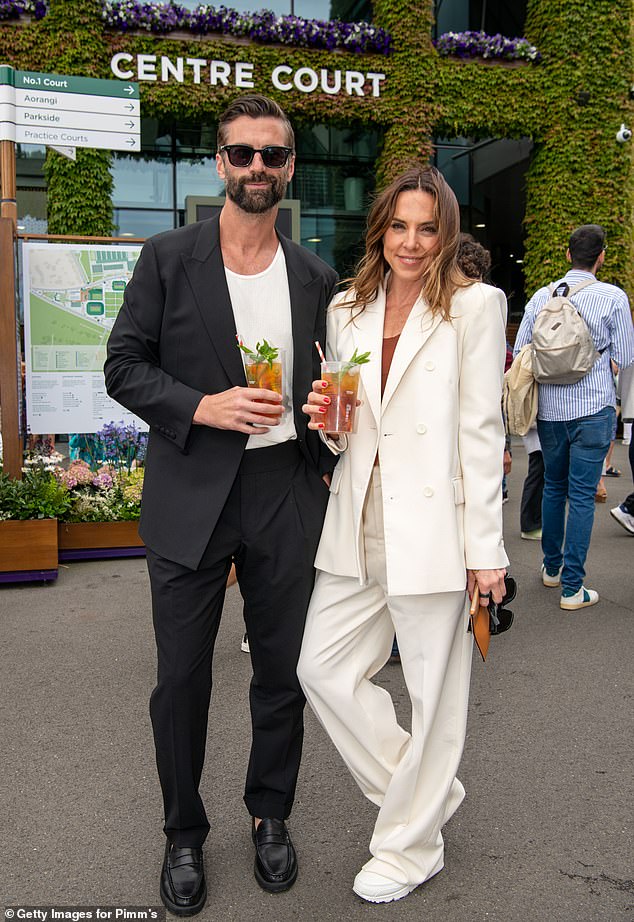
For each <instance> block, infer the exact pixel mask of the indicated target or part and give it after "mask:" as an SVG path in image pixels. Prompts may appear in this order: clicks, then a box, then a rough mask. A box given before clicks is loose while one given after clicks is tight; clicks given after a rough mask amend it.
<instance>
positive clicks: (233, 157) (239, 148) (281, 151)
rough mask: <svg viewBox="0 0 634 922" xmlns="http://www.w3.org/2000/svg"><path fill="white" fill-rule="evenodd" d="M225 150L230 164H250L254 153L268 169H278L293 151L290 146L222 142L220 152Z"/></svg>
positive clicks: (240, 165) (243, 165) (284, 164)
mask: <svg viewBox="0 0 634 922" xmlns="http://www.w3.org/2000/svg"><path fill="white" fill-rule="evenodd" d="M224 151H226V152H227V157H228V158H229V163H230V164H231V166H237V167H245V166H251V164H252V162H253V158H254V157H255V155H256V154H260V156H261V157H262V163H263V164H264V166H265V167H266V168H267V169H269V170H280V169H281V168H282V167H283V166H286V162H287V160H288V158H289V157H290V155H291V154H292V153H293V148H292V147H278V146H276V145H271V146H270V147H251V146H250V145H249V144H223V145H222V147H221V148H220V153H223V152H224Z"/></svg>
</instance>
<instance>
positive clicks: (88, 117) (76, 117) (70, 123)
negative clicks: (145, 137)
mask: <svg viewBox="0 0 634 922" xmlns="http://www.w3.org/2000/svg"><path fill="white" fill-rule="evenodd" d="M15 116H16V117H15V121H16V125H31V126H32V127H34V128H38V127H40V126H43V127H46V128H58V129H65V128H67V129H71V128H72V129H77V130H79V129H82V130H83V129H86V128H88V129H94V130H95V131H122V132H125V134H128V133H129V132H130V131H136V132H139V133H140V131H141V119H140V118H136V119H135V118H133V117H132V116H129V115H128V116H126V115H100V114H97V113H96V112H71V111H68V110H67V109H55V110H51V109H23V108H21V107H19V106H18V107H17V108H16V110H15Z"/></svg>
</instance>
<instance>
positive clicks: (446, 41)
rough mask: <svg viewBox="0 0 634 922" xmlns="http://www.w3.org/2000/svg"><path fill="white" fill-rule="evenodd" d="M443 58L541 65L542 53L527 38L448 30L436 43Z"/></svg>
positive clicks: (437, 49)
mask: <svg viewBox="0 0 634 922" xmlns="http://www.w3.org/2000/svg"><path fill="white" fill-rule="evenodd" d="M435 45H436V51H437V52H438V54H439V55H440V56H441V57H452V58H459V59H461V60H463V61H473V60H478V61H486V62H487V63H493V62H496V63H500V62H502V63H506V64H508V63H513V64H538V63H539V62H540V61H541V55H540V53H539V51H538V50H537V48H536V47H535V46H534V45H531V43H530V42H529V41H528V40H527V39H525V38H507V37H506V36H504V35H499V34H498V35H487V34H486V32H445V33H444V34H443V35H441V36H439V37H438V38H437V39H436V42H435Z"/></svg>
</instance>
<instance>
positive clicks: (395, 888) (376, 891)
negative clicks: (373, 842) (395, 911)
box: [352, 869, 418, 903]
mask: <svg viewBox="0 0 634 922" xmlns="http://www.w3.org/2000/svg"><path fill="white" fill-rule="evenodd" d="M417 886H418V884H401V883H399V882H398V881H396V880H392V879H391V878H390V877H384V876H383V874H375V873H374V871H365V870H363V869H362V870H361V871H359V873H358V874H357V876H356V877H355V879H354V883H353V885H352V889H353V890H354V892H355V893H356V894H357V896H360V897H361V899H362V900H367V901H368V903H391V902H392V901H393V900H400V899H401V898H402V897H404V896H407V894H408V893H411V892H412V890H415V889H416V887H417Z"/></svg>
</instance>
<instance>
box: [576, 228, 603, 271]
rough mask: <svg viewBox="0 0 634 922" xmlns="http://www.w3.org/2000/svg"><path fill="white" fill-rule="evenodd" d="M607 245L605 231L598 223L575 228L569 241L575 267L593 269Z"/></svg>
mask: <svg viewBox="0 0 634 922" xmlns="http://www.w3.org/2000/svg"><path fill="white" fill-rule="evenodd" d="M604 247H605V231H604V230H603V228H602V227H600V226H599V225H598V224H582V225H581V227H577V228H576V229H575V230H573V232H572V234H571V235H570V240H569V241H568V249H569V251H570V260H571V262H572V265H573V267H574V268H578V269H592V267H593V266H594V264H595V262H596V261H597V259H598V258H599V256H600V254H601V251H602V250H603V249H604Z"/></svg>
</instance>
